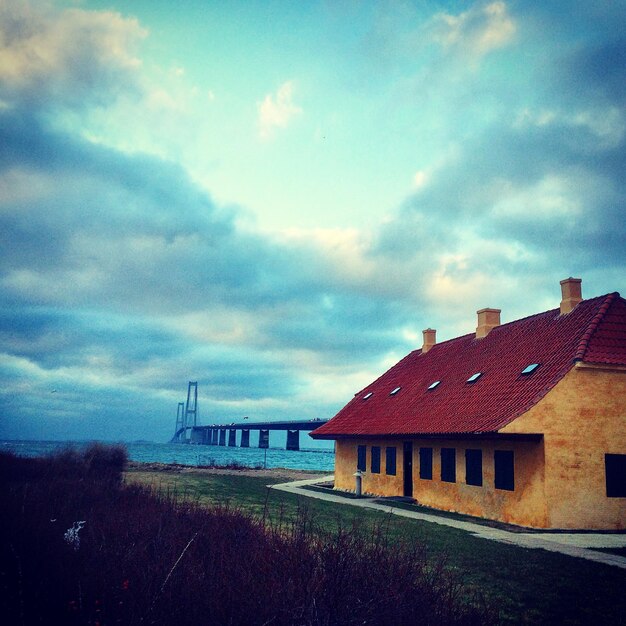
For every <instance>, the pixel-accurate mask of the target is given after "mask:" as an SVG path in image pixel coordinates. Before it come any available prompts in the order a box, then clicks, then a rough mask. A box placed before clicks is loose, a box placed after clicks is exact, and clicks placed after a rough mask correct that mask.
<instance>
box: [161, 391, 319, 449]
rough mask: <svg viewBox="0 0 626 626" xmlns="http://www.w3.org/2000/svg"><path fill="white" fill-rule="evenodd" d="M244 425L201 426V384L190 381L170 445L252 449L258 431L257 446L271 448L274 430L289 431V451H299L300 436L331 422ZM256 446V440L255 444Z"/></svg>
mask: <svg viewBox="0 0 626 626" xmlns="http://www.w3.org/2000/svg"><path fill="white" fill-rule="evenodd" d="M248 419H249V418H247V417H244V418H243V419H242V421H241V422H238V423H235V422H231V423H230V424H210V425H206V426H200V425H199V424H198V383H197V381H196V382H191V381H190V382H189V385H188V387H187V401H186V402H179V403H178V408H177V411H176V426H175V428H174V436H173V437H172V439H171V443H192V444H199V445H208V446H231V447H236V446H237V445H238V443H239V447H241V448H249V447H250V433H251V432H254V433H255V434H256V433H257V432H258V447H259V448H269V444H270V432H271V431H277V430H278V431H286V432H287V445H286V449H287V450H299V449H300V433H301V432H302V431H305V432H311V431H312V430H315V429H316V428H318V427H319V426H321V425H322V424H325V423H326V422H327V421H328V420H322V419H312V420H283V421H277V422H268V421H263V422H249V421H247V420H248ZM253 443H254V441H253Z"/></svg>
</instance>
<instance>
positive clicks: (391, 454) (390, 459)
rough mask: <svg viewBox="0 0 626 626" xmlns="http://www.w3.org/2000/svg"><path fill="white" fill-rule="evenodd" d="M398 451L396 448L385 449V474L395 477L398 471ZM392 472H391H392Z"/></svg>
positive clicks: (388, 447) (387, 447)
mask: <svg viewBox="0 0 626 626" xmlns="http://www.w3.org/2000/svg"><path fill="white" fill-rule="evenodd" d="M397 461H398V451H397V449H396V446H386V447H385V474H387V476H396V474H397V471H398V463H397ZM392 470H393V471H392Z"/></svg>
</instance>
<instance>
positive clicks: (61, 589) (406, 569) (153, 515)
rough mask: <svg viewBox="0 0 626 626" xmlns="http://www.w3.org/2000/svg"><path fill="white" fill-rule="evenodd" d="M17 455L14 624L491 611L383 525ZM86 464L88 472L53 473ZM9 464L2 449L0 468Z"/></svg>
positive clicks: (465, 615)
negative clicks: (272, 508)
mask: <svg viewBox="0 0 626 626" xmlns="http://www.w3.org/2000/svg"><path fill="white" fill-rule="evenodd" d="M77 459H78V461H77ZM81 459H82V461H81ZM96 459H98V461H96ZM106 459H109V461H110V466H109V465H107V463H105V462H104V461H105V460H106ZM12 461H13V462H15V464H16V465H15V467H14V468H13V471H9V472H8V473H3V483H4V484H3V485H2V487H3V490H2V493H3V494H4V495H3V500H4V501H3V506H2V507H0V536H2V543H1V544H0V563H1V565H2V567H1V568H0V569H1V572H2V574H3V575H2V576H0V614H2V615H3V620H6V623H11V624H13V623H15V624H36V623H37V624H38V623H52V624H55V623H63V624H68V625H73V624H92V625H95V624H101V625H104V624H115V623H119V624H139V623H142V624H177V625H181V626H185V625H187V624H189V625H197V624H201V623H203V624H232V625H237V624H241V625H244V624H245V625H251V626H253V625H255V624H259V625H260V624H269V623H271V624H273V625H276V626H281V625H284V626H287V625H295V624H298V625H329V626H330V625H335V624H337V625H352V624H383V625H385V624H390V625H391V624H393V625H394V626H395V625H402V624H415V623H418V622H419V623H420V624H485V623H489V622H490V620H491V619H492V617H491V616H490V614H489V613H488V612H486V611H484V610H482V609H480V610H479V609H477V608H473V607H471V606H469V605H468V604H467V603H464V602H463V600H464V597H463V588H462V586H461V585H460V584H459V581H458V580H457V579H455V578H454V577H453V576H452V575H451V574H450V573H449V572H448V571H447V570H446V568H445V567H444V564H443V563H441V562H433V561H432V560H430V559H429V558H428V555H427V552H426V550H425V548H424V546H422V545H420V544H406V545H390V543H389V541H388V539H387V535H386V533H385V531H384V528H383V527H378V528H376V529H374V530H373V531H371V530H367V529H366V528H361V527H359V526H358V525H352V526H349V527H340V528H339V530H337V531H333V532H330V531H325V530H324V529H323V528H317V527H316V524H315V520H314V519H312V518H311V517H310V516H309V515H308V513H307V511H306V510H305V509H301V510H300V511H299V512H298V516H297V517H296V519H293V520H286V519H278V520H276V521H274V522H273V523H270V522H269V521H268V520H267V519H259V518H253V517H250V516H249V515H247V514H244V513H243V512H242V511H240V510H238V509H236V508H232V507H228V506H217V507H213V508H203V507H200V506H199V505H197V504H196V503H193V502H189V501H186V500H182V501H180V500H179V501H177V499H176V497H175V496H173V495H172V494H168V493H156V492H154V493H153V492H150V491H148V490H147V489H146V488H142V487H139V486H132V485H131V486H126V485H123V484H121V483H120V482H119V481H106V482H103V481H102V480H101V477H102V475H103V474H104V476H105V477H107V478H108V477H109V474H108V470H107V471H101V469H100V466H99V464H100V463H101V462H102V464H103V465H104V467H111V466H112V467H116V468H119V464H120V463H121V462H122V459H121V457H120V456H119V455H117V454H115V455H112V457H111V458H110V457H109V455H108V453H104V452H102V451H101V450H99V451H98V450H96V451H94V450H92V454H91V455H90V454H87V451H85V453H83V454H82V455H78V457H76V456H73V455H71V454H68V453H64V454H63V455H61V460H60V458H59V455H55V456H54V457H52V458H50V459H44V460H28V461H29V462H28V463H24V462H23V460H22V459H18V458H17V457H14V458H13V459H12ZM31 461H32V463H33V466H34V467H36V468H37V471H36V472H34V473H33V474H28V471H26V474H25V475H23V476H21V477H20V476H19V473H18V471H16V470H19V471H22V470H24V469H26V468H27V467H28V465H29V464H30V463H31ZM77 462H78V463H79V464H80V463H82V465H83V470H84V471H83V473H82V474H80V475H78V474H74V475H68V474H67V473H60V472H58V471H52V470H51V469H50V468H48V469H47V470H46V469H45V465H46V464H48V465H51V466H55V470H58V469H59V467H61V468H64V469H65V470H68V469H69V468H70V467H73V466H74V465H75V464H76V463H77ZM10 464H11V460H10V459H9V461H8V462H7V459H6V458H5V459H2V458H0V467H4V466H6V465H10ZM42 468H43V469H42ZM33 476H34V477H33ZM77 538H79V541H78V540H77ZM465 599H466V598H465Z"/></svg>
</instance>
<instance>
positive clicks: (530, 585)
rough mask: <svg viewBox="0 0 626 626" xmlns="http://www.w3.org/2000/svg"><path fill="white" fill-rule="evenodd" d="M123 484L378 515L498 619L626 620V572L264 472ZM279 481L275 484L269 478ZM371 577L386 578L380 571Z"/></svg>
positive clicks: (338, 520) (341, 517)
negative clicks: (292, 485) (302, 491)
mask: <svg viewBox="0 0 626 626" xmlns="http://www.w3.org/2000/svg"><path fill="white" fill-rule="evenodd" d="M126 481H127V482H128V483H141V484H144V485H145V484H148V485H151V486H152V488H153V489H155V490H157V491H161V492H169V493H170V494H171V493H174V492H175V493H176V494H177V497H181V498H189V499H192V500H194V501H197V502H199V503H201V504H203V503H206V504H214V503H219V504H222V505H223V504H225V503H229V505H230V506H233V507H236V508H241V509H243V510H245V511H247V512H250V513H252V514H254V515H256V516H263V515H265V516H266V517H269V518H270V519H272V520H278V519H281V518H282V519H285V518H292V517H295V516H296V514H297V512H298V510H301V509H302V508H303V507H305V508H306V509H307V510H308V511H309V513H311V514H312V515H313V517H314V519H315V521H316V523H317V524H318V525H319V526H321V527H324V528H329V529H330V528H334V527H337V526H338V525H343V526H344V527H345V526H346V525H349V524H352V523H354V522H355V521H356V522H358V523H361V524H364V525H371V526H372V527H374V526H375V525H376V524H379V523H380V522H381V520H382V521H383V522H384V525H385V527H386V529H387V532H388V533H389V535H390V538H391V539H392V540H393V539H401V538H415V539H418V540H419V541H421V542H422V543H423V544H424V545H425V546H426V547H427V550H428V552H429V554H431V555H432V556H433V557H434V558H436V557H439V556H440V555H442V554H445V555H446V559H447V566H448V567H449V568H451V569H453V570H455V571H456V572H457V573H458V574H459V575H460V576H461V578H462V580H463V582H464V584H465V585H466V586H467V587H469V588H470V590H474V591H476V592H478V593H479V594H481V595H482V596H483V597H484V598H485V599H486V601H487V602H488V603H489V604H490V605H492V606H493V605H495V606H497V607H498V609H499V612H500V619H501V620H502V622H503V623H512V624H594V625H596V624H611V625H612V626H613V625H618V624H626V592H625V590H626V571H625V570H621V569H618V568H615V567H609V566H605V565H601V564H597V563H593V562H590V561H585V560H583V559H576V558H572V557H568V556H564V555H560V554H556V553H550V552H546V551H543V550H527V549H523V548H518V547H514V546H507V545H504V544H499V543H495V542H491V541H487V540H484V539H479V538H476V537H472V536H471V535H469V534H468V533H466V532H464V531H460V530H457V529H454V528H449V527H445V526H439V525H438V524H432V523H428V522H421V521H417V520H408V519H405V518H399V517H395V516H389V515H386V514H383V513H378V512H375V511H366V510H362V509H358V508H356V507H351V506H348V505H338V504H335V503H330V502H323V501H320V500H316V499H313V498H299V497H298V496H295V495H292V494H288V493H284V492H280V491H276V490H268V488H267V486H266V485H267V484H268V483H270V482H272V480H271V479H268V478H267V477H264V478H259V477H254V476H249V475H237V474H231V475H218V474H200V473H184V472H182V473H171V472H145V471H131V472H128V473H127V474H126ZM275 482H280V481H278V480H277V481H275ZM374 575H377V576H381V577H382V576H384V575H385V572H376V573H375V574H374Z"/></svg>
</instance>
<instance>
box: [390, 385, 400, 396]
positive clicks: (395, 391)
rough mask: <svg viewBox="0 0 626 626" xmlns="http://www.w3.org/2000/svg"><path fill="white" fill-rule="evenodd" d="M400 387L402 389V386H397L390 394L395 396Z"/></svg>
mask: <svg viewBox="0 0 626 626" xmlns="http://www.w3.org/2000/svg"><path fill="white" fill-rule="evenodd" d="M400 389H402V387H396V388H395V389H394V390H393V391H392V392H391V393H390V394H389V395H390V396H395V395H396V394H397V393H398V391H400Z"/></svg>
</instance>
